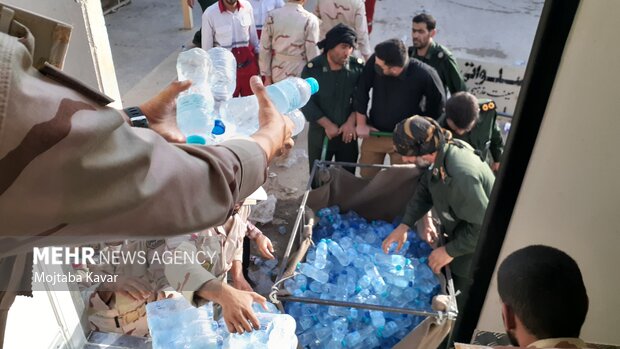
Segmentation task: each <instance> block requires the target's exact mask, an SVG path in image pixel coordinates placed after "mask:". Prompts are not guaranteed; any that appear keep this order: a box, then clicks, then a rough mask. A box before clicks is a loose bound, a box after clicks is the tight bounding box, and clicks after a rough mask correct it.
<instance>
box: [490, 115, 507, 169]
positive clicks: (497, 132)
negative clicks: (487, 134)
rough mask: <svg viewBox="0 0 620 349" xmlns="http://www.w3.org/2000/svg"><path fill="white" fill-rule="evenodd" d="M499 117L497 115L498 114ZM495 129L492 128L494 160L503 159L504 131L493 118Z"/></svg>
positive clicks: (499, 160) (491, 149) (492, 153)
mask: <svg viewBox="0 0 620 349" xmlns="http://www.w3.org/2000/svg"><path fill="white" fill-rule="evenodd" d="M496 117H497V116H496ZM492 127H493V129H492V130H491V147H490V149H489V150H490V151H491V156H492V157H493V161H494V162H501V161H502V154H504V139H503V138H502V131H501V129H500V128H499V125H498V124H497V120H493V126H492Z"/></svg>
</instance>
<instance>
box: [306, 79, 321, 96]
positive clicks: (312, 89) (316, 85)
mask: <svg viewBox="0 0 620 349" xmlns="http://www.w3.org/2000/svg"><path fill="white" fill-rule="evenodd" d="M305 80H306V82H307V83H308V85H310V94H315V93H317V92H319V82H318V81H316V79H315V78H306V79H305Z"/></svg>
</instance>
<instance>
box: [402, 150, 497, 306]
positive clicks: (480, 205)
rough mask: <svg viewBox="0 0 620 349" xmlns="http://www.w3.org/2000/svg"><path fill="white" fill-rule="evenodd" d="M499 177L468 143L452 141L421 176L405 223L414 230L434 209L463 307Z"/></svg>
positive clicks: (406, 213) (405, 215)
mask: <svg viewBox="0 0 620 349" xmlns="http://www.w3.org/2000/svg"><path fill="white" fill-rule="evenodd" d="M494 181H495V177H494V176H493V173H492V172H491V169H490V168H489V166H487V165H486V163H484V162H483V161H481V160H480V158H479V157H478V156H477V155H476V153H475V152H474V149H473V148H472V147H471V146H469V145H468V144H467V143H465V142H463V141H460V140H452V141H450V142H449V143H448V144H445V145H444V146H443V147H442V148H441V150H439V151H438V152H437V157H436V159H435V163H434V164H433V166H432V167H431V168H430V169H429V170H428V171H425V172H424V173H423V174H422V176H421V177H420V181H419V183H418V187H417V188H416V191H415V193H414V195H413V198H411V200H410V201H409V203H408V205H407V208H406V211H405V214H404V217H403V221H402V222H403V224H406V225H408V226H409V227H413V226H414V224H415V222H417V221H418V220H419V219H420V218H422V217H423V216H424V215H425V214H426V213H427V212H428V211H429V210H430V209H431V208H434V211H435V212H436V213H437V215H438V216H439V217H438V218H439V220H440V221H441V225H442V231H443V232H444V233H445V234H446V236H447V242H446V244H445V247H446V252H447V253H448V254H449V255H450V256H451V257H453V258H454V260H453V261H452V262H451V263H450V269H451V270H452V277H453V280H454V286H455V289H457V290H461V292H462V293H463V296H462V297H459V302H457V304H459V307H461V306H462V305H463V304H464V302H463V300H464V299H465V298H466V294H467V290H468V288H469V285H470V284H471V275H472V273H473V270H472V269H471V262H472V258H473V255H474V251H475V250H476V246H477V244H478V238H479V236H480V229H481V227H482V220H483V219H484V214H485V212H486V209H487V205H488V203H489V196H490V195H491V189H492V188H493V183H494Z"/></svg>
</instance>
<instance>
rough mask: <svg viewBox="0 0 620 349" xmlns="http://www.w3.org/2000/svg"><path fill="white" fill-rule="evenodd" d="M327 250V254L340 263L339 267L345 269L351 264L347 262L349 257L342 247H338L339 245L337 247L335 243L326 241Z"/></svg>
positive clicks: (329, 240)
mask: <svg viewBox="0 0 620 349" xmlns="http://www.w3.org/2000/svg"><path fill="white" fill-rule="evenodd" d="M327 248H328V249H329V252H331V253H332V255H334V257H336V259H337V260H338V263H340V265H342V266H343V267H346V266H347V265H349V264H350V263H351V261H350V260H349V256H347V253H346V252H344V250H343V249H342V247H340V245H338V243H337V242H336V241H334V240H332V239H328V240H327Z"/></svg>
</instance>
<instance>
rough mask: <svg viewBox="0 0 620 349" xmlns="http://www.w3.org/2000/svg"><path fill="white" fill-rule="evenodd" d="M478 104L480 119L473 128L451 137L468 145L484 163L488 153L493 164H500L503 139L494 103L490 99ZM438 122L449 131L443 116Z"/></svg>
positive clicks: (453, 134)
mask: <svg viewBox="0 0 620 349" xmlns="http://www.w3.org/2000/svg"><path fill="white" fill-rule="evenodd" d="M478 103H479V105H480V117H479V119H478V122H477V123H476V125H475V126H474V128H473V129H472V130H471V131H469V132H467V133H465V134H463V135H457V134H456V133H454V132H453V133H452V136H453V137H454V138H458V139H462V140H464V141H465V142H467V143H469V144H470V145H471V146H472V147H473V148H474V149H476V150H477V151H478V152H479V154H480V158H481V159H482V160H484V161H486V159H487V156H488V155H489V153H490V154H491V157H492V159H493V162H500V161H501V158H502V154H503V153H504V139H503V138H502V133H501V130H500V129H499V126H498V125H497V110H496V106H495V102H493V101H492V100H490V99H479V100H478ZM438 121H439V124H440V125H441V127H443V128H447V129H448V130H449V129H450V127H448V124H447V123H446V116H445V115H443V116H442V117H441V118H440V119H439V120H438Z"/></svg>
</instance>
